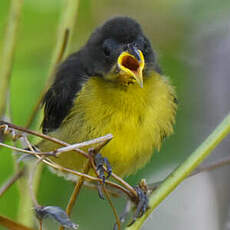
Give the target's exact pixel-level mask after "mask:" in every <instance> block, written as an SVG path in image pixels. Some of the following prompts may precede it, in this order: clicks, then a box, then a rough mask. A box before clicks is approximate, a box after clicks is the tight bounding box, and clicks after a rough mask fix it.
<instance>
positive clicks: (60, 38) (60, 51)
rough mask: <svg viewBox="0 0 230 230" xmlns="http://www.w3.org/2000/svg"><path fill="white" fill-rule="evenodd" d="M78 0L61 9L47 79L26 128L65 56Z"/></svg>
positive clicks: (32, 119)
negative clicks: (61, 13)
mask: <svg viewBox="0 0 230 230" xmlns="http://www.w3.org/2000/svg"><path fill="white" fill-rule="evenodd" d="M78 5H79V0H68V1H66V5H65V7H64V10H63V15H62V18H61V20H60V23H59V29H58V33H57V41H56V45H55V49H54V51H53V56H52V60H51V65H50V69H49V73H48V79H47V83H46V86H45V88H44V89H43V90H42V92H41V93H40V96H39V98H38V101H37V103H36V105H35V106H34V108H33V110H32V114H31V115H30V116H29V119H28V122H27V124H26V128H29V127H30V126H31V124H32V122H33V121H34V118H35V117H36V115H37V112H38V110H39V108H40V105H41V102H42V100H43V98H44V95H45V93H46V91H47V89H48V88H49V87H50V84H51V83H52V81H53V78H54V75H55V72H56V68H57V66H58V64H59V63H60V62H61V60H62V59H63V57H64V56H65V54H66V52H67V50H68V45H69V44H70V40H71V35H72V32H73V29H74V25H75V23H76V16H77V11H78Z"/></svg>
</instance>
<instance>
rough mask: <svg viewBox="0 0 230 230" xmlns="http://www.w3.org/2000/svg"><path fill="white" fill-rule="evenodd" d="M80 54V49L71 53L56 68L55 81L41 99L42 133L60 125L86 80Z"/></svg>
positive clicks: (86, 75)
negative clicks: (42, 113)
mask: <svg viewBox="0 0 230 230" xmlns="http://www.w3.org/2000/svg"><path fill="white" fill-rule="evenodd" d="M81 55H82V54H81V51H79V52H77V53H75V54H72V55H71V56H70V57H69V58H67V59H66V60H65V61H64V62H63V63H62V64H61V65H60V67H59V68H58V71H57V74H56V78H55V81H54V83H53V85H52V86H51V87H50V89H49V90H48V91H47V93H46V95H45V97H44V99H43V105H44V119H43V121H42V124H41V126H42V131H43V133H48V132H51V131H53V130H55V129H57V128H58V127H59V126H60V125H61V123H62V121H63V120H64V118H65V117H66V116H67V115H68V113H69V112H70V109H71V107H72V105H73V102H74V99H75V97H76V94H77V93H78V92H79V91H80V90H81V87H82V85H83V83H84V81H86V80H87V77H88V74H87V71H86V69H87V68H85V69H84V65H83V63H82V58H81ZM83 59H84V58H83Z"/></svg>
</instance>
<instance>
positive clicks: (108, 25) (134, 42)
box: [84, 17, 160, 76]
mask: <svg viewBox="0 0 230 230" xmlns="http://www.w3.org/2000/svg"><path fill="white" fill-rule="evenodd" d="M84 48H85V49H86V51H87V56H88V58H90V59H91V60H90V63H93V71H94V72H95V73H97V74H99V75H102V76H103V75H105V74H107V73H108V72H110V71H111V69H113V68H114V66H115V65H116V63H117V60H118V57H119V55H120V54H121V53H122V52H124V51H127V50H129V51H130V52H129V53H131V54H132V55H134V56H136V57H137V56H138V52H137V55H136V53H135V50H140V51H141V52H142V53H143V56H144V62H145V67H144V70H143V71H144V72H147V71H148V70H155V71H156V72H159V71H160V70H159V67H158V65H157V62H156V57H155V54H154V51H153V49H152V47H151V44H150V42H149V40H148V39H147V38H146V37H145V35H144V34H143V31H142V29H141V26H140V25H139V24H138V23H137V22H136V21H135V20H133V19H131V18H129V17H115V18H112V19H110V20H108V21H106V22H105V23H104V24H103V25H102V26H100V27H98V28H97V29H96V30H95V31H94V32H93V33H92V35H91V36H90V38H89V40H88V42H87V44H86V46H85V47H84ZM132 50H133V51H132ZM137 58H138V57H137Z"/></svg>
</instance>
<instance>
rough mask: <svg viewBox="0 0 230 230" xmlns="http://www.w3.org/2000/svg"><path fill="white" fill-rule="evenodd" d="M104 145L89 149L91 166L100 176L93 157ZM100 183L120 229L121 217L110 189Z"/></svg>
mask: <svg viewBox="0 0 230 230" xmlns="http://www.w3.org/2000/svg"><path fill="white" fill-rule="evenodd" d="M107 143H108V142H107ZM102 147H103V145H100V147H98V148H97V150H96V151H95V149H91V150H89V154H90V156H92V157H91V158H90V162H91V166H92V168H93V169H94V171H95V174H96V175H97V177H99V174H98V172H97V168H96V165H95V163H94V160H93V159H94V158H93V156H95V155H96V154H97V153H98V152H99V151H100V150H101V148H102ZM90 151H91V152H90ZM100 183H101V186H102V190H103V192H104V194H105V196H106V199H107V200H108V202H109V205H110V206H111V208H112V210H113V214H114V217H115V219H116V224H117V226H118V229H119V230H120V229H121V223H120V218H119V216H118V214H117V210H116V208H115V206H114V205H113V202H112V200H111V198H110V196H109V193H108V191H107V189H106V187H105V184H104V183H103V181H100Z"/></svg>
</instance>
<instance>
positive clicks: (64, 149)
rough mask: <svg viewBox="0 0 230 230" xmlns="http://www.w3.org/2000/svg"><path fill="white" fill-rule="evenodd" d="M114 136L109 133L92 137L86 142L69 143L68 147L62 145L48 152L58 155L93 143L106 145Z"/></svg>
mask: <svg viewBox="0 0 230 230" xmlns="http://www.w3.org/2000/svg"><path fill="white" fill-rule="evenodd" d="M112 138H113V135H112V134H108V135H106V136H103V137H98V138H95V139H92V140H89V141H85V142H81V143H77V144H73V145H68V146H66V147H62V148H59V149H56V150H54V151H51V152H47V154H54V155H56V156H59V155H60V154H61V153H64V152H69V151H73V150H75V149H79V148H83V147H86V146H90V145H93V144H100V143H102V144H103V146H104V145H105V143H108V141H110V140H111V139H112Z"/></svg>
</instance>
